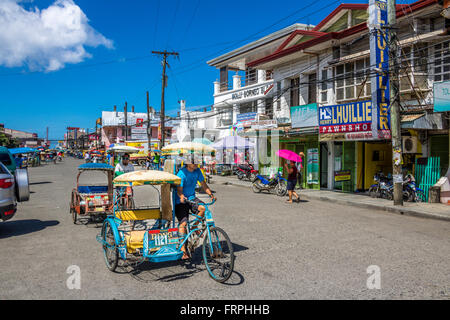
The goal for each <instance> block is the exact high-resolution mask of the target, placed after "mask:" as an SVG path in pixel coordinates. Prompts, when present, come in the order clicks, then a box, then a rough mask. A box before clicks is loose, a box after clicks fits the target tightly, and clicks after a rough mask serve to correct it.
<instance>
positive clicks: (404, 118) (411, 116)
mask: <svg viewBox="0 0 450 320" xmlns="http://www.w3.org/2000/svg"><path fill="white" fill-rule="evenodd" d="M424 115H425V114H424V113H422V114H405V115H403V116H402V118H401V120H400V121H401V122H410V121H414V120H417V119H419V118H422V117H423V116H424Z"/></svg>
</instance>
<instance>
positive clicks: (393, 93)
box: [387, 0, 403, 206]
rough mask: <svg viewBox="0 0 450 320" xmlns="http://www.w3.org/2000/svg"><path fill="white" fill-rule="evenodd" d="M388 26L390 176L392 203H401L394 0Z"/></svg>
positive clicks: (388, 5) (397, 69)
mask: <svg viewBox="0 0 450 320" xmlns="http://www.w3.org/2000/svg"><path fill="white" fill-rule="evenodd" d="M387 10H388V27H389V37H388V39H389V55H390V59H389V79H390V80H389V87H390V106H391V135H392V176H393V179H394V205H396V206H402V205H403V172H402V132H401V124H400V94H399V79H398V73H399V61H398V45H397V31H396V29H395V28H396V25H397V15H396V11H397V10H396V0H387Z"/></svg>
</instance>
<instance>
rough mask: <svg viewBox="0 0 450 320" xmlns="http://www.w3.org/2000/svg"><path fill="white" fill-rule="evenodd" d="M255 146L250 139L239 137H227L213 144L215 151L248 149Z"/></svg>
mask: <svg viewBox="0 0 450 320" xmlns="http://www.w3.org/2000/svg"><path fill="white" fill-rule="evenodd" d="M254 146H255V144H254V143H253V142H251V141H250V140H249V139H246V138H242V137H239V136H227V137H225V138H223V139H221V140H219V141H217V142H216V143H214V144H213V147H214V148H215V149H248V148H253V147H254Z"/></svg>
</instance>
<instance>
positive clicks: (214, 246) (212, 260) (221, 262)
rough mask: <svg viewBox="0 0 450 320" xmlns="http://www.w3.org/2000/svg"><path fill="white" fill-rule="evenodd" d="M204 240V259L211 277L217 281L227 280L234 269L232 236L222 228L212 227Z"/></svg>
mask: <svg viewBox="0 0 450 320" xmlns="http://www.w3.org/2000/svg"><path fill="white" fill-rule="evenodd" d="M210 234H211V237H209V235H208V233H206V235H205V240H204V241H203V250H202V251H203V261H204V262H205V266H206V270H208V273H209V275H210V277H211V278H213V279H214V280H216V281H217V282H220V283H223V282H225V281H227V280H228V279H229V278H230V277H231V274H232V273H233V269H234V259H235V256H234V250H233V244H232V243H231V241H230V238H229V237H228V235H227V234H226V232H225V231H223V230H222V229H221V228H218V227H214V228H211V229H210Z"/></svg>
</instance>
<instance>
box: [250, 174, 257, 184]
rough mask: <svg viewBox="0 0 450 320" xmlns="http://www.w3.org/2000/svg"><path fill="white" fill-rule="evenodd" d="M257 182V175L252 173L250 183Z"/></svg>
mask: <svg viewBox="0 0 450 320" xmlns="http://www.w3.org/2000/svg"><path fill="white" fill-rule="evenodd" d="M255 180H256V174H254V173H250V182H255Z"/></svg>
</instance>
